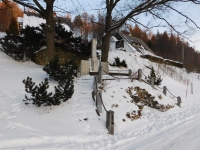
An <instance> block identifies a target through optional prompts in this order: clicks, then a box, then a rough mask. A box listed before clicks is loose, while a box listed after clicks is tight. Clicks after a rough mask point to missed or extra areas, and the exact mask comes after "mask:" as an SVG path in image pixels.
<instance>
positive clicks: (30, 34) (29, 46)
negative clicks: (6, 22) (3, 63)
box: [0, 26, 45, 61]
mask: <svg viewBox="0 0 200 150" xmlns="http://www.w3.org/2000/svg"><path fill="white" fill-rule="evenodd" d="M6 34H7V35H6V36H5V37H4V38H2V39H0V44H1V45H2V51H3V52H4V53H6V54H7V55H8V56H10V57H12V58H13V59H15V60H18V61H27V60H31V59H32V58H33V56H34V53H35V52H36V51H38V50H39V49H40V48H41V47H42V46H43V45H45V40H44V39H45V38H44V37H45V36H44V34H43V33H42V31H41V29H39V28H38V27H30V26H26V28H25V29H22V31H21V34H22V35H15V34H11V33H10V32H9V31H7V32H6Z"/></svg>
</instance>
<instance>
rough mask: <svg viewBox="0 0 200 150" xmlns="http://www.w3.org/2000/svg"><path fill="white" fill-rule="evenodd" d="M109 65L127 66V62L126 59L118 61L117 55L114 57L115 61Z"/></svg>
mask: <svg viewBox="0 0 200 150" xmlns="http://www.w3.org/2000/svg"><path fill="white" fill-rule="evenodd" d="M111 66H118V67H120V66H122V67H127V64H126V61H125V60H123V61H122V62H121V61H120V58H119V57H117V58H115V62H114V63H113V64H112V65H111Z"/></svg>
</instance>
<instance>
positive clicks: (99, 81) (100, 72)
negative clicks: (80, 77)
mask: <svg viewBox="0 0 200 150" xmlns="http://www.w3.org/2000/svg"><path fill="white" fill-rule="evenodd" d="M102 74H103V67H102V66H99V72H98V83H102Z"/></svg>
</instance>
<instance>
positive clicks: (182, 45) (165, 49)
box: [130, 26, 200, 72]
mask: <svg viewBox="0 0 200 150" xmlns="http://www.w3.org/2000/svg"><path fill="white" fill-rule="evenodd" d="M130 32H131V34H132V36H135V37H138V38H140V39H142V40H143V41H144V42H145V43H146V44H147V45H148V46H149V47H150V48H151V49H152V50H153V52H154V53H155V54H156V55H158V56H161V57H163V58H164V59H171V60H175V61H178V62H183V64H184V67H185V68H186V69H187V70H188V71H198V72H200V52H198V51H195V49H194V48H193V47H191V46H190V44H189V43H188V42H186V41H183V40H181V39H180V37H179V36H178V35H176V34H174V33H167V32H166V31H165V32H163V33H159V32H157V33H156V34H153V33H151V32H150V34H147V33H146V31H145V30H141V29H140V28H139V27H138V26H135V27H130ZM183 49H184V60H183V59H182V51H183Z"/></svg>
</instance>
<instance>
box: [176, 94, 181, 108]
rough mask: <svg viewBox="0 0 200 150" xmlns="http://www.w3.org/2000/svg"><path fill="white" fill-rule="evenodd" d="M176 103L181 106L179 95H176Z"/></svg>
mask: <svg viewBox="0 0 200 150" xmlns="http://www.w3.org/2000/svg"><path fill="white" fill-rule="evenodd" d="M177 105H178V106H179V107H181V97H180V96H178V97H177Z"/></svg>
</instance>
